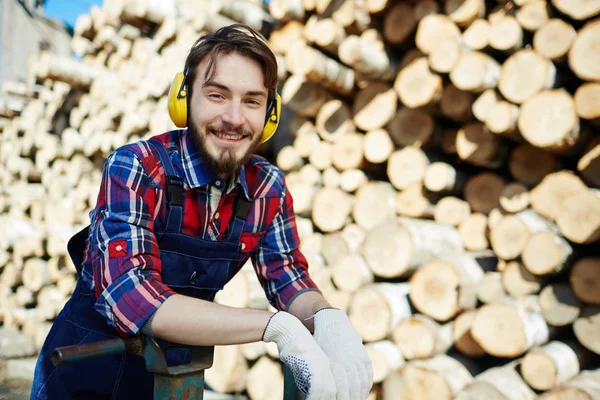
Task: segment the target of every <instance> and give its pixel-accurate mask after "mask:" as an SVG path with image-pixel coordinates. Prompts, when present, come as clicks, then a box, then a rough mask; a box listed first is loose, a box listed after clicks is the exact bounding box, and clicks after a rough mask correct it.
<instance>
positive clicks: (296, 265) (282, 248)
mask: <svg viewBox="0 0 600 400" xmlns="http://www.w3.org/2000/svg"><path fill="white" fill-rule="evenodd" d="M299 244H300V239H299V236H298V229H297V227H296V217H295V214H294V209H293V200H292V196H291V194H290V193H289V191H288V190H287V188H286V189H285V192H284V194H283V196H282V197H281V202H280V204H279V209H278V210H277V212H276V214H275V217H274V218H273V222H272V223H271V225H270V226H269V229H268V231H267V233H266V235H265V238H264V240H263V243H262V246H261V247H260V249H259V250H258V251H257V252H256V253H255V254H254V255H253V256H252V262H253V265H254V268H255V270H256V273H257V275H258V279H259V281H260V283H261V284H262V287H263V289H264V291H265V294H266V296H267V299H268V300H269V303H270V304H271V305H272V306H273V307H275V308H276V309H278V310H287V307H288V306H289V305H290V303H291V301H292V300H293V299H294V298H295V297H296V296H298V295H299V294H300V293H303V292H305V291H309V290H317V291H318V288H317V285H316V284H315V283H314V282H313V281H312V279H310V276H309V274H308V262H307V261H306V257H304V255H303V254H302V252H301V251H300V249H299V248H298V246H299Z"/></svg>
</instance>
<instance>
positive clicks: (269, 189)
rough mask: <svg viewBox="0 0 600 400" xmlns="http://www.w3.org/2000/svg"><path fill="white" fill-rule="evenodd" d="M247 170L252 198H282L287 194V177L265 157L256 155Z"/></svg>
mask: <svg viewBox="0 0 600 400" xmlns="http://www.w3.org/2000/svg"><path fill="white" fill-rule="evenodd" d="M245 168H246V175H247V178H248V188H249V190H250V195H251V196H252V197H254V198H261V197H281V196H283V195H284V194H285V190H286V187H285V177H284V175H283V172H282V171H281V170H280V169H279V168H278V167H277V166H275V165H273V164H271V163H270V162H269V161H267V160H266V159H264V158H263V157H260V156H257V155H254V156H252V157H251V158H250V160H249V161H248V162H247V163H246V165H245Z"/></svg>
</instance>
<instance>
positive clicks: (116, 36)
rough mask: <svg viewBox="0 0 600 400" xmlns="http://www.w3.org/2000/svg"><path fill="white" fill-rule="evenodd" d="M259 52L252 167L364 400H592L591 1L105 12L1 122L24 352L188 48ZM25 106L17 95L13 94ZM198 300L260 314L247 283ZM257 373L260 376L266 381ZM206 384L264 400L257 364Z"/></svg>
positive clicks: (256, 356)
mask: <svg viewBox="0 0 600 400" xmlns="http://www.w3.org/2000/svg"><path fill="white" fill-rule="evenodd" d="M234 21H239V22H243V23H246V24H249V25H251V26H253V27H255V28H256V29H258V30H260V31H261V32H263V33H264V34H265V36H267V37H268V40H269V43H270V45H271V47H272V49H273V50H274V51H275V52H276V54H277V57H278V61H279V63H280V64H279V66H280V71H279V75H280V81H281V88H280V92H281V95H282V99H283V102H284V104H285V106H287V107H288V108H289V109H290V110H292V111H293V114H294V116H293V118H292V119H291V120H288V121H285V122H287V123H289V131H290V132H291V133H292V135H293V136H292V137H290V138H289V141H288V143H287V145H285V147H283V148H282V149H281V151H279V153H278V154H277V156H276V159H275V160H273V161H274V162H275V163H276V164H277V165H278V166H279V167H280V168H281V169H282V170H283V171H284V172H285V173H286V180H287V184H288V186H289V189H290V191H291V193H292V195H293V198H294V208H295V211H296V213H297V225H298V229H299V233H300V236H301V238H302V244H301V248H302V250H303V251H304V253H305V255H306V257H307V258H308V260H309V263H310V271H311V276H312V277H313V279H314V280H315V281H316V282H317V283H318V285H319V287H320V288H321V290H322V292H323V294H324V295H325V297H326V298H327V299H328V300H329V301H330V302H331V303H332V304H333V305H335V306H337V307H339V308H342V309H344V310H345V311H347V312H348V314H349V316H350V319H351V321H352V323H353V324H354V326H355V327H356V329H357V330H358V332H359V333H360V335H361V336H362V338H363V340H364V341H365V343H366V346H367V349H368V351H369V354H370V356H371V359H372V360H373V366H374V378H375V385H374V388H373V391H372V394H371V399H385V400H388V399H451V398H459V399H481V398H488V397H490V396H491V398H494V399H533V398H536V397H537V396H539V397H540V398H543V399H566V398H575V397H577V398H586V399H587V398H589V399H598V398H600V388H599V387H598V382H599V381H600V369H598V368H600V361H599V357H598V355H600V253H599V252H598V248H599V247H600V246H598V244H599V241H600V190H599V187H600V135H599V132H600V50H599V49H600V2H598V1H583V0H568V1H567V0H551V1H545V0H513V1H509V0H502V1H500V0H499V1H483V0H463V1H461V0H444V1H441V0H440V1H433V0H422V1H416V0H402V1H391V0H388V1H386V0H379V1H371V0H369V1H364V0H271V1H270V2H269V4H268V6H266V5H262V2H261V1H250V0H219V1H215V0H212V1H200V0H178V1H161V2H159V1H150V0H105V1H104V4H103V6H102V7H96V6H93V7H92V8H91V10H90V12H89V14H86V15H83V16H81V17H80V18H79V19H78V21H77V25H76V27H75V36H74V38H73V41H72V45H73V49H74V51H75V52H76V53H78V54H79V55H80V56H81V59H79V60H78V59H75V58H61V57H57V56H55V55H53V54H51V53H49V52H42V53H41V54H39V55H38V56H37V57H35V58H34V59H32V62H31V85H30V87H28V88H26V89H18V88H12V89H11V90H13V91H17V90H21V91H23V93H27V96H29V99H28V101H27V102H26V103H23V104H14V103H12V104H10V105H9V104H3V105H2V107H0V115H2V117H3V119H1V120H0V121H1V123H0V129H2V135H1V136H0V158H1V159H2V168H1V169H0V179H1V182H2V192H1V193H0V209H1V210H2V215H1V216H0V219H1V220H2V223H1V224H0V226H1V227H2V228H1V229H2V231H3V232H2V234H0V266H2V275H1V279H0V283H1V284H0V291H1V292H2V293H1V294H0V299H2V303H0V304H1V306H0V321H1V322H2V324H3V326H4V327H5V328H12V329H19V330H22V331H23V332H25V333H26V334H28V335H31V336H32V337H35V338H36V341H37V343H38V346H39V345H40V344H41V343H42V341H43V339H44V337H45V335H46V333H47V331H48V328H49V326H50V324H51V321H52V319H53V318H54V317H55V316H56V313H57V312H58V310H60V308H61V306H62V304H64V301H66V299H67V298H68V296H69V294H70V292H71V291H72V289H73V284H74V282H75V274H74V268H73V265H72V264H71V263H70V260H69V258H68V256H67V254H66V241H67V240H68V238H69V237H70V236H71V235H72V234H73V233H74V232H76V231H77V230H78V229H80V228H81V227H82V226H84V225H85V224H87V223H88V216H87V213H88V212H89V210H90V209H91V208H92V207H93V206H94V204H95V198H96V195H97V191H98V185H99V181H100V174H101V168H102V164H103V161H104V159H105V158H106V156H107V155H108V154H109V153H110V152H111V151H113V150H114V149H115V148H117V147H119V146H121V145H123V144H126V143H129V142H131V141H134V140H138V139H140V138H146V137H148V136H151V135H154V134H158V133H161V132H163V131H166V130H169V129H172V128H173V125H172V124H171V122H170V121H169V118H168V115H167V112H166V104H167V99H166V94H167V90H168V86H169V83H170V80H171V79H172V77H173V76H174V74H175V72H177V71H178V70H180V69H181V68H182V65H183V60H184V59H185V56H186V53H187V51H188V49H189V47H190V46H191V44H192V43H193V42H194V41H195V39H196V38H197V37H198V35H199V34H200V33H202V32H206V31H214V30H216V29H218V28H219V27H221V26H223V25H227V24H229V23H232V22H234ZM32 88H34V89H32ZM217 301H218V302H220V303H222V304H228V305H232V306H238V307H253V308H263V309H266V308H269V307H270V306H269V305H268V304H267V302H266V299H265V298H264V293H263V292H262V289H261V287H260V285H259V284H258V281H257V280H256V277H255V275H254V272H253V270H252V267H251V266H250V265H249V264H248V265H246V266H245V267H244V269H243V270H242V272H241V273H240V274H238V276H236V277H235V278H234V280H233V281H232V282H230V283H229V284H228V285H227V287H226V289H225V290H224V291H223V292H221V293H220V294H219V295H218V297H217ZM265 376H269V379H268V380H266V379H264V377H265ZM206 379H207V382H208V384H209V385H211V386H212V387H213V388H214V389H216V390H218V391H222V392H238V393H239V392H245V393H246V394H248V395H249V396H250V397H251V398H252V399H280V398H281V391H282V379H283V378H282V373H281V368H280V365H279V364H278V361H277V349H276V348H273V347H272V346H265V345H264V344H262V343H252V344H248V345H243V346H227V347H222V348H217V350H216V355H215V366H214V367H213V368H212V369H211V370H209V371H208V372H207V377H206Z"/></svg>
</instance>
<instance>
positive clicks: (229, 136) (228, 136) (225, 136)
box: [216, 133, 242, 140]
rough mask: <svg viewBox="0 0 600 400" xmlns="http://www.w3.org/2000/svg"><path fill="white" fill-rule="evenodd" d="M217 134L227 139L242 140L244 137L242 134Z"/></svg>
mask: <svg viewBox="0 0 600 400" xmlns="http://www.w3.org/2000/svg"><path fill="white" fill-rule="evenodd" d="M216 135H217V136H218V137H220V138H223V139H227V140H240V139H241V138H242V136H240V135H227V134H224V133H217V134H216Z"/></svg>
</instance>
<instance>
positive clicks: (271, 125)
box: [260, 92, 281, 143]
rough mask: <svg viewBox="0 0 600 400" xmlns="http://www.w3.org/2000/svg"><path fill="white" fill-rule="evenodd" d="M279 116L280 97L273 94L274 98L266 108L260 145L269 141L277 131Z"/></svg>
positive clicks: (277, 94)
mask: <svg viewBox="0 0 600 400" xmlns="http://www.w3.org/2000/svg"><path fill="white" fill-rule="evenodd" d="M280 114H281V96H279V93H277V92H275V98H274V99H273V100H272V101H271V104H269V106H268V108H267V118H266V120H265V127H264V128H263V135H262V139H261V141H260V142H261V143H264V142H266V141H267V140H269V139H271V137H272V136H273V135H274V134H275V131H276V130H277V126H278V125H279V115H280Z"/></svg>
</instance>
